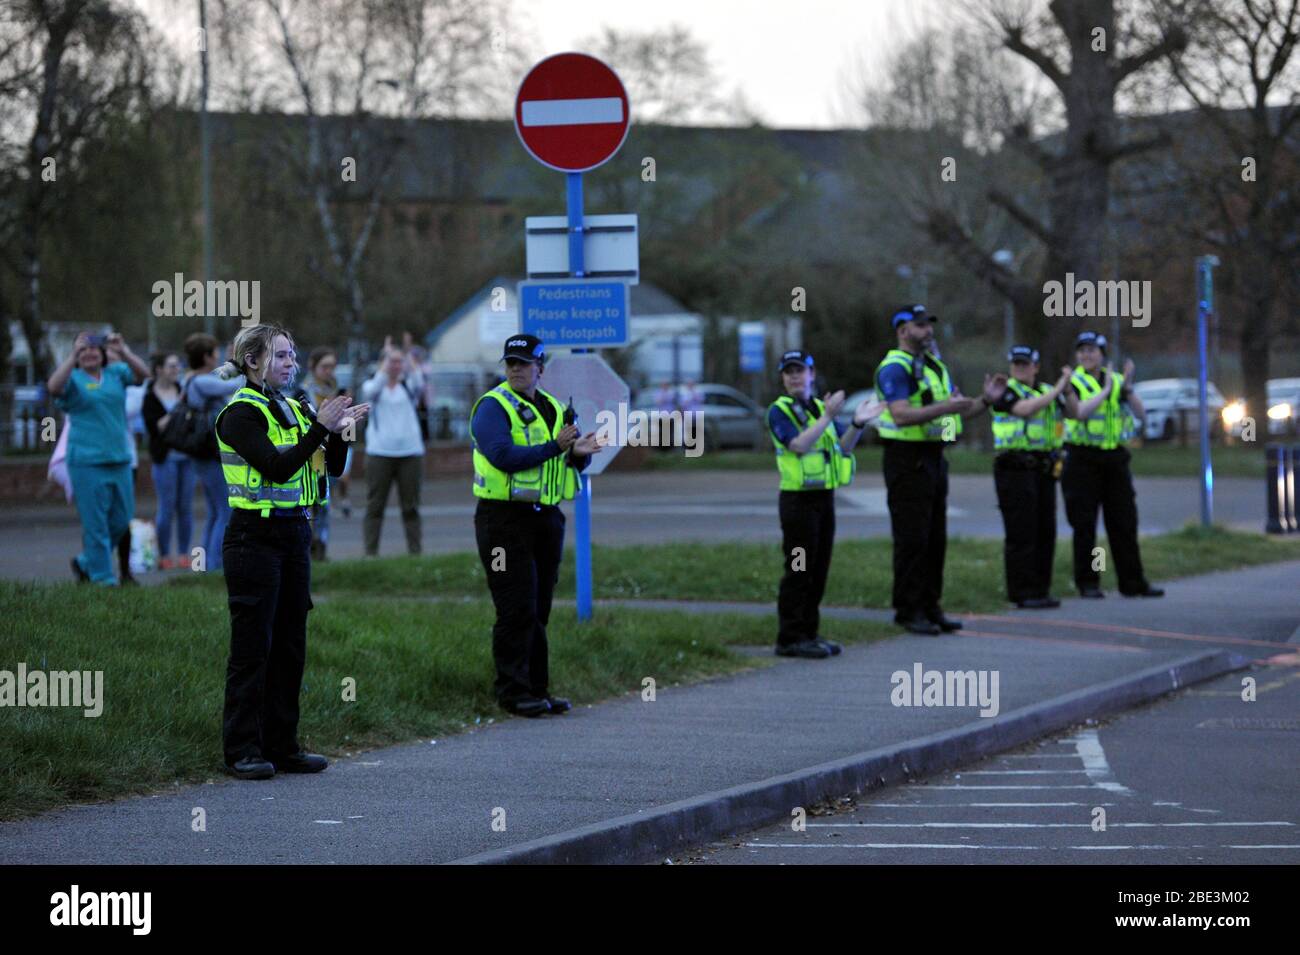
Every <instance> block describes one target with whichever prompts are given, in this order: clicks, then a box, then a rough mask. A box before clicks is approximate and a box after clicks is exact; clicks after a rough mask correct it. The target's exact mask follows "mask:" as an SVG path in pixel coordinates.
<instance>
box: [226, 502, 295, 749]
mask: <svg viewBox="0 0 1300 955" xmlns="http://www.w3.org/2000/svg"><path fill="white" fill-rule="evenodd" d="M221 557H222V560H223V561H224V563H225V575H226V593H227V595H228V599H229V604H230V660H229V662H228V664H227V666H226V704H225V713H224V716H223V718H222V737H223V738H222V748H223V750H224V752H225V758H226V763H227V765H233V764H234V763H236V762H238V761H239V760H241V759H244V758H245V757H258V756H261V757H265V758H268V759H270V758H272V757H276V756H290V755H293V754H294V753H296V752H298V751H299V749H300V748H301V747H300V746H299V745H298V694H299V691H300V690H301V689H302V671H303V664H304V661H305V659H306V656H307V611H309V610H310V609H311V607H312V602H311V594H310V590H311V524H310V522H309V521H308V520H307V519H306V518H305V517H259V516H257V515H255V514H252V513H251V512H248V511H239V510H236V511H235V513H234V515H233V516H232V517H231V520H230V523H229V524H228V525H227V527H226V536H225V539H224V540H223V542H222V546H221Z"/></svg>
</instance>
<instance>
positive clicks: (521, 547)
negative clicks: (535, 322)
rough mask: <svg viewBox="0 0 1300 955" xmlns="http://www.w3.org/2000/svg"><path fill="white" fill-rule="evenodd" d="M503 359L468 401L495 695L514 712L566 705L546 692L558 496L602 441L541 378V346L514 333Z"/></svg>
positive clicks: (558, 548) (569, 489) (560, 532)
mask: <svg viewBox="0 0 1300 955" xmlns="http://www.w3.org/2000/svg"><path fill="white" fill-rule="evenodd" d="M501 360H502V361H504V362H505V363H506V380H505V381H503V382H501V384H499V385H497V386H496V387H495V388H493V389H492V390H491V391H489V392H487V394H485V395H483V396H482V397H481V398H479V399H478V401H476V402H475V403H474V408H473V410H472V411H471V412H470V435H471V439H472V441H473V445H474V496H475V497H477V498H478V506H477V507H476V509H475V511H474V536H475V539H476V541H477V543H478V554H479V559H480V560H482V562H483V569H484V570H485V571H487V580H488V589H489V590H490V591H491V592H492V603H493V606H495V607H496V613H497V619H496V624H495V625H494V626H493V628H492V657H493V660H494V661H495V662H496V670H497V678H496V685H495V689H496V697H497V702H498V703H500V705H501V707H502V709H504V710H506V711H508V712H510V713H516V714H518V715H520V716H530V717H531V716H541V715H542V714H543V713H564V712H567V711H568V710H569V709H570V706H569V701H568V700H566V699H563V698H562V697H558V696H551V695H550V686H549V684H550V676H549V672H548V661H547V646H546V624H547V621H548V620H549V619H550V616H551V596H552V594H553V593H554V591H555V581H556V578H557V577H558V576H559V569H560V558H561V556H562V554H563V552H564V514H563V513H562V512H561V511H560V507H559V504H560V502H561V501H564V500H570V499H572V498H573V497H574V494H575V493H576V491H577V487H578V472H579V471H581V470H582V469H584V468H585V467H586V466H587V463H588V462H589V460H590V457H591V455H592V454H594V453H595V452H597V451H599V450H600V449H601V447H603V443H602V441H601V440H599V439H597V437H596V434H595V432H592V433H590V434H587V435H580V434H579V431H578V428H577V425H576V424H575V423H574V418H573V415H572V410H571V409H567V410H566V408H565V406H564V405H562V404H560V402H559V400H557V399H556V398H555V397H554V396H552V395H550V394H547V393H546V392H545V391H543V390H542V389H541V388H540V387H538V382H539V381H540V380H541V377H542V370H543V366H544V365H545V363H546V349H545V348H544V346H543V345H542V342H541V341H540V340H539V339H537V338H534V337H533V336H532V335H512V336H511V337H510V338H509V339H507V340H506V344H505V352H504V354H502V356H501Z"/></svg>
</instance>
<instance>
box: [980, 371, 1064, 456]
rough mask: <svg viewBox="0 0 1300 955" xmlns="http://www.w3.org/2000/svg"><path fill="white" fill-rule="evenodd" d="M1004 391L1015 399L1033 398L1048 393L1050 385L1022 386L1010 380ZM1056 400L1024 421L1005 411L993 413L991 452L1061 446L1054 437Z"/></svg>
mask: <svg viewBox="0 0 1300 955" xmlns="http://www.w3.org/2000/svg"><path fill="white" fill-rule="evenodd" d="M1007 388H1008V389H1010V390H1011V392H1012V393H1013V394H1014V395H1015V396H1016V398H1017V399H1019V400H1024V399H1028V398H1037V397H1038V396H1039V395H1045V394H1047V393H1048V392H1049V391H1051V390H1052V386H1051V385H1024V384H1021V383H1020V382H1018V381H1016V380H1015V379H1014V378H1011V379H1009V380H1008V381H1007ZM1056 423H1057V409H1056V401H1054V400H1053V401H1051V402H1048V404H1047V406H1046V407H1044V408H1040V409H1039V410H1038V411H1036V412H1034V413H1033V414H1032V415H1030V416H1029V417H1028V418H1020V417H1017V416H1016V415H1013V414H1012V413H1011V412H1009V411H995V412H994V413H993V449H994V450H995V451H1052V450H1055V449H1056V448H1059V447H1060V446H1061V440H1060V436H1059V435H1058V433H1057V432H1058V428H1057V426H1056Z"/></svg>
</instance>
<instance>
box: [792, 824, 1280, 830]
mask: <svg viewBox="0 0 1300 955" xmlns="http://www.w3.org/2000/svg"><path fill="white" fill-rule="evenodd" d="M806 825H807V827H808V828H809V829H1091V828H1092V823H1088V822H810V823H807V824H806ZM1265 826H1292V827H1293V826H1295V823H1294V822H1112V823H1110V824H1108V825H1107V826H1106V828H1107V829H1108V830H1109V829H1208V828H1229V827H1236V828H1258V827H1265Z"/></svg>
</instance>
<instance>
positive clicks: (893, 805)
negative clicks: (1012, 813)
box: [862, 802, 1115, 809]
mask: <svg viewBox="0 0 1300 955" xmlns="http://www.w3.org/2000/svg"><path fill="white" fill-rule="evenodd" d="M1114 805H1115V803H1113V802H1098V803H1091V802H934V803H926V802H872V803H864V804H863V805H862V808H863V809H969V808H975V809H1009V808H1014V807H1018V806H1025V807H1030V808H1036V807H1047V806H1050V807H1065V806H1114Z"/></svg>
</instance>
